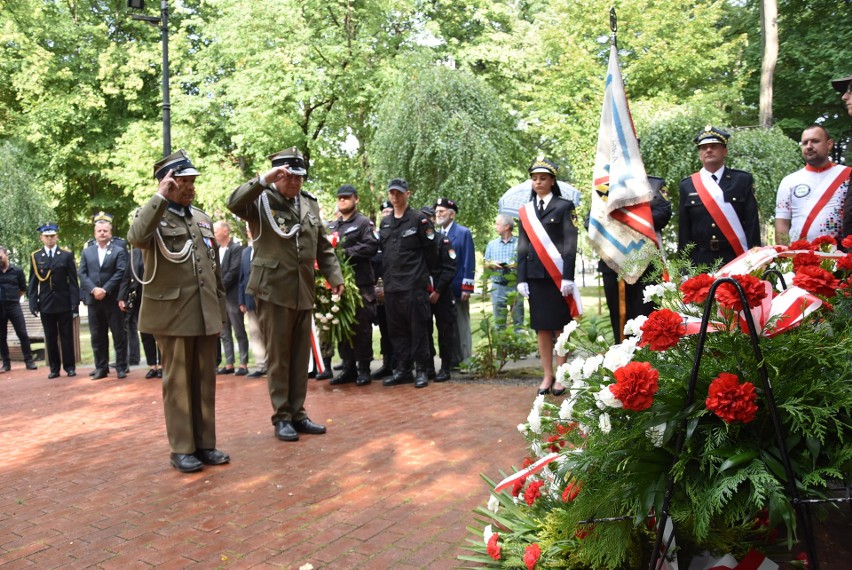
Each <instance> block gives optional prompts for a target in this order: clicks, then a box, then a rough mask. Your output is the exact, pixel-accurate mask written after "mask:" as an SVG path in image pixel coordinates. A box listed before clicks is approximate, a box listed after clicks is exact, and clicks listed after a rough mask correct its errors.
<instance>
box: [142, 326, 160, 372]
mask: <svg viewBox="0 0 852 570" xmlns="http://www.w3.org/2000/svg"><path fill="white" fill-rule="evenodd" d="M139 336H140V337H142V348H143V349H144V350H145V363H146V364H148V366H154V365H155V364H159V363H160V362H162V358H161V357H160V347H159V346H157V341H156V339H155V338H154V335H152V334H149V333H139Z"/></svg>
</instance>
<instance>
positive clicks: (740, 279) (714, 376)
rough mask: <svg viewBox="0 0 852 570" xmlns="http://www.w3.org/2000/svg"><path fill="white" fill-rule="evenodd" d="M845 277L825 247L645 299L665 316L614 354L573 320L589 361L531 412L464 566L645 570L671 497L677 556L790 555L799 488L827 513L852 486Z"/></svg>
mask: <svg viewBox="0 0 852 570" xmlns="http://www.w3.org/2000/svg"><path fill="white" fill-rule="evenodd" d="M848 239H849V238H847V240H848ZM843 245H844V246H845V247H847V248H851V247H852V240H849V243H846V241H844V244H843ZM667 269H668V270H669V271H668V274H669V275H673V276H677V275H683V270H684V269H685V268H684V267H676V266H674V264H672V266H670V267H668V268H667ZM768 274H771V275H773V276H774V278H775V281H776V283H775V284H774V285H773V284H772V283H770V282H769V281H767V280H764V279H763V277H764V275H768ZM850 275H852V255H848V254H845V253H842V252H839V251H837V248H836V244H835V243H834V241H833V240H830V239H827V238H821V239H819V240H816V241H815V242H813V243H808V242H795V243H793V244H791V246H790V247H789V248H787V247H781V246H779V247H765V248H757V249H755V250H752V251H749V252H746V254H744V255H743V256H741V257H740V258H737V259H736V260H734V261H733V262H731V263H730V264H728V265H726V266H725V267H723V268H722V269H721V270H720V271H719V272H717V273H716V274H715V275H713V276H711V275H707V274H698V275H693V276H685V277H684V278H683V279H682V280H681V281H680V282H674V281H673V282H668V283H664V284H662V285H656V286H652V287H649V288H648V289H646V295H647V296H648V297H649V299H651V298H652V299H653V300H655V301H656V302H657V305H658V306H659V307H660V308H659V309H658V310H657V311H654V312H653V313H652V314H651V315H650V316H649V317H647V318H646V317H640V318H638V319H635V320H634V321H631V322H628V323H627V326H626V327H625V335H629V336H628V338H627V340H625V341H624V342H623V343H621V344H619V345H616V346H611V347H609V346H606V345H605V344H604V343H602V342H599V341H598V342H596V341H595V340H593V339H591V338H589V335H588V334H586V333H585V331H583V329H582V328H578V325H577V324H576V323H570V324H569V325H568V326H567V327H566V328H565V330H564V331H563V333H562V335H561V336H560V337H559V339H558V340H557V343H556V351H559V352H562V353H565V352H567V351H568V350H573V351H574V354H583V356H581V357H577V358H574V359H573V360H570V361H568V362H566V363H565V364H564V365H562V366H561V367H560V368H559V370H558V371H557V379H558V380H560V381H561V382H562V383H563V384H564V385H565V386H567V387H569V390H570V391H569V392H568V394H567V395H566V397H565V398H564V399H563V400H562V401H561V403H560V404H559V405H557V403H555V402H553V401H552V400H547V399H545V398H544V397H543V396H541V397H539V398H537V399H536V400H535V402H534V404H533V407H532V410H531V411H530V414H529V417H528V418H527V421H526V422H525V423H522V424H520V425H519V426H518V429H519V431H520V432H521V434H522V435H523V436H524V437H525V438H526V439H527V440H528V442H529V446H530V453H529V456H528V457H527V458H526V459H525V460H524V462H523V464H522V466H521V470H520V471H517V472H516V473H514V474H512V475H510V476H508V477H506V478H505V479H504V480H503V481H502V482H499V483H496V484H495V483H494V482H492V481H490V480H488V479H486V481H487V482H488V483H489V485H491V488H492V491H491V496H490V500H489V502H488V506H487V507H486V508H479V509H477V510H476V513H477V514H478V515H479V516H478V518H477V523H478V526H477V527H476V528H471V530H472V531H473V532H474V533H475V535H476V536H477V539H475V540H471V541H470V542H471V546H470V547H469V549H470V550H472V551H473V553H474V555H473V556H463V557H461V558H462V559H465V560H471V561H476V562H479V563H484V564H486V565H487V566H491V567H505V568H508V567H526V568H528V569H532V568H533V567H540V568H556V567H558V568H578V569H579V568H640V567H647V566H648V563H649V560H650V556H651V553H652V551H653V549H654V545H655V539H656V536H657V520H656V518H655V513H662V512H663V504H664V497H665V496H666V491H667V487H668V485H669V484H670V482H671V484H672V487H671V496H670V497H671V498H670V503H669V505H668V510H667V513H668V515H669V517H670V524H668V525H666V526H665V527H664V532H663V537H664V538H665V539H666V540H665V541H664V542H668V539H669V538H671V537H674V541H673V542H672V543H670V546H669V550H668V552H667V554H668V555H669V556H670V557H672V558H673V557H679V558H680V559H681V560H683V561H685V562H686V563H687V564H688V563H689V560H690V559H691V557H693V556H696V555H698V554H700V553H711V554H714V555H715V554H718V555H723V554H726V553H732V554H734V555H736V556H738V557H739V556H742V555H743V554H747V553H750V552H752V551H754V550H755V549H756V550H762V551H764V552H767V553H769V554H771V555H773V556H789V551H790V549H791V548H792V547H793V544H794V542H795V539H796V537H797V536H798V535H797V532H796V531H797V520H796V512H795V509H794V506H793V504H792V501H791V497H790V493H789V491H788V489H789V488H790V487H789V486H790V485H795V488H796V489H797V490H798V492H799V493H800V494H801V495H802V496H805V497H808V498H825V497H829V496H831V489H832V485H834V484H836V482H837V481H839V480H844V479H846V478H847V475H848V474H849V471H850V459H852V441H850V439H852V390H850V379H852V374H850V372H852V370H850V369H852V358H850V356H852V354H850V353H852V344H850V336H852V319H850V317H852V298H851V297H850V283H852V282H850ZM718 277H730V278H732V279H734V280H736V282H737V283H738V284H739V286H740V288H741V289H742V290H743V291H744V293H745V297H746V303H745V304H744V303H743V302H742V301H741V298H740V296H739V294H738V291H737V288H736V286H735V285H734V284H733V283H728V282H723V283H721V284H719V285H718V286H716V288H715V294H714V295H713V297H712V298H710V297H709V293H710V291H711V286H712V285H713V283H714V282H715V281H716V278H718ZM782 282H783V284H782ZM785 286H786V288H785ZM705 310H706V311H708V314H707V317H708V318H707V324H706V327H707V333H706V336H705V337H703V339H702V335H699V334H697V333H699V330H700V328H701V319H702V316H704V314H705ZM746 311H748V312H749V313H750V314H751V320H752V321H753V322H754V324H755V327H756V329H757V330H756V337H755V338H756V339H757V340H756V343H757V346H758V347H759V349H760V351H759V353H758V354H762V357H761V358H760V359H759V358H758V356H757V355H756V352H757V351H756V350H755V345H754V344H753V339H752V337H751V335H750V333H749V329H748V326H747V322H748V320H749V319H748V317H747V314H746ZM699 343H701V344H702V345H703V351H702V354H701V356H702V357H701V358H700V359H696V352H697V349H698V347H699ZM578 349H582V350H578ZM760 370H763V371H765V374H766V377H767V378H768V380H769V383H770V386H771V390H772V395H773V396H774V398H773V399H774V402H775V404H776V406H777V410H778V417H779V419H780V427H781V436H782V437H781V440H780V441H783V446H784V449H785V451H786V455H787V456H788V457H789V460H790V464H791V468H792V472H793V476H794V478H795V481H792V482H790V481H788V480H787V479H788V478H787V475H786V470H785V467H784V465H783V455H784V454H782V452H781V448H780V447H779V438H778V437H777V436H776V430H775V425H774V423H773V418H772V417H771V413H770V411H771V410H770V406H769V405H768V394H767V392H766V390H765V387H764V383H763V381H762V377H761V374H759V371H760ZM693 373H695V375H696V382H695V386H694V392H693V393H691V394H690V381H691V379H692V376H693ZM690 402H691V403H690ZM483 529H484V530H483ZM779 535H780V536H782V537H783V536H785V535H786V540H785V541H777V542H776V540H777V537H778V536H779Z"/></svg>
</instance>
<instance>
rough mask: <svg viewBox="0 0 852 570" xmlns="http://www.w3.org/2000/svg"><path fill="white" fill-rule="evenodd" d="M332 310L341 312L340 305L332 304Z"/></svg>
mask: <svg viewBox="0 0 852 570" xmlns="http://www.w3.org/2000/svg"><path fill="white" fill-rule="evenodd" d="M331 312H332V313H338V312H340V307H338V306H337V305H332V307H331Z"/></svg>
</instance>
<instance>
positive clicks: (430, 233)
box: [424, 220, 435, 239]
mask: <svg viewBox="0 0 852 570" xmlns="http://www.w3.org/2000/svg"><path fill="white" fill-rule="evenodd" d="M424 221H425V220H424ZM426 237H427V238H428V239H435V230H433V229H432V228H426Z"/></svg>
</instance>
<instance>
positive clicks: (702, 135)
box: [692, 125, 731, 146]
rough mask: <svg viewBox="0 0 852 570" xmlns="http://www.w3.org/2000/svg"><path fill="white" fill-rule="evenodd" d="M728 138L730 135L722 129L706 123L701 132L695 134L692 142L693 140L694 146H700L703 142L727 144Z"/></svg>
mask: <svg viewBox="0 0 852 570" xmlns="http://www.w3.org/2000/svg"><path fill="white" fill-rule="evenodd" d="M730 138H731V135H730V134H728V133H726V132H725V131H723V130H722V129H719V128H716V127H714V126H712V125H707V126H706V127H704V129H703V130H702V131H701V132H699V133H698V134H697V135H695V138H694V139H692V142H694V143H695V144H696V146H702V145H705V144H721V145H725V146H728V139H730Z"/></svg>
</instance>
